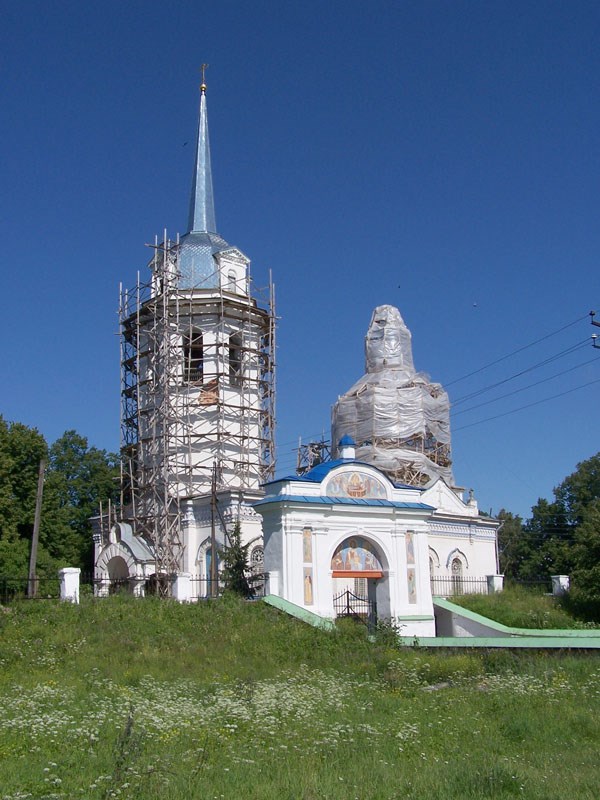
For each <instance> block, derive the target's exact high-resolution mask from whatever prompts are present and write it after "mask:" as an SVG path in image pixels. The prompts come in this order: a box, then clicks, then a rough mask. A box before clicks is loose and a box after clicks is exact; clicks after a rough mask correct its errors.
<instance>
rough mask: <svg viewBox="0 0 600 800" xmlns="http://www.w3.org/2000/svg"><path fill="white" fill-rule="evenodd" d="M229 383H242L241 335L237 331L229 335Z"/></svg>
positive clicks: (232, 384) (237, 384)
mask: <svg viewBox="0 0 600 800" xmlns="http://www.w3.org/2000/svg"><path fill="white" fill-rule="evenodd" d="M229 383H230V385H231V386H240V385H241V383H242V337H241V336H240V334H239V333H234V334H232V335H231V336H230V337H229Z"/></svg>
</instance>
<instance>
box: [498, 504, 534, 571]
mask: <svg viewBox="0 0 600 800" xmlns="http://www.w3.org/2000/svg"><path fill="white" fill-rule="evenodd" d="M498 519H499V520H500V521H501V522H502V525H501V526H500V530H499V531H498V558H499V561H500V572H502V573H503V574H504V575H505V576H506V577H507V578H516V577H518V574H519V568H520V565H521V563H522V562H523V561H524V559H525V558H526V557H527V556H528V555H529V553H530V547H529V542H528V541H527V540H526V539H525V536H524V533H523V520H522V519H521V517H520V516H519V515H518V514H517V515H516V516H515V515H513V514H511V512H510V511H506V510H505V509H502V510H501V511H500V512H499V513H498Z"/></svg>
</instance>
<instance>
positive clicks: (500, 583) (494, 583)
mask: <svg viewBox="0 0 600 800" xmlns="http://www.w3.org/2000/svg"><path fill="white" fill-rule="evenodd" d="M485 577H486V580H487V588H488V594H495V593H496V592H501V591H502V589H503V588H504V575H486V576H485Z"/></svg>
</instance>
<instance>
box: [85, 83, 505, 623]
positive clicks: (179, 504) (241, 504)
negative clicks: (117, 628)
mask: <svg viewBox="0 0 600 800" xmlns="http://www.w3.org/2000/svg"><path fill="white" fill-rule="evenodd" d="M200 89H201V96H200V117H199V126H198V140H197V148H196V159H195V165H194V174H193V181H192V192H191V202H190V214H189V222H188V231H187V233H186V234H185V235H184V236H182V237H179V236H177V237H176V238H175V239H170V238H169V237H168V236H167V233H166V232H165V234H164V237H163V239H162V241H160V242H159V240H158V239H157V240H156V242H155V244H154V247H153V248H152V252H153V255H152V258H151V260H150V264H149V267H150V270H149V278H148V280H147V281H145V282H144V281H143V280H141V279H140V280H138V283H137V285H136V286H135V287H134V288H133V289H131V290H122V291H121V295H120V320H121V455H122V480H121V484H122V497H121V504H120V507H119V508H118V509H103V510H102V511H101V514H100V517H99V519H98V521H97V524H96V526H95V533H94V542H95V577H96V581H97V585H98V586H99V587H100V588H99V593H100V594H105V593H108V592H109V591H110V590H111V588H112V587H113V586H115V585H123V584H124V583H125V584H126V585H127V586H128V587H129V588H130V590H131V591H132V592H134V593H135V594H143V593H145V592H148V591H160V592H162V593H164V594H171V595H173V596H174V597H177V598H179V599H185V600H198V599H200V598H203V597H209V596H216V594H217V593H218V591H219V575H218V573H219V552H220V551H221V549H222V548H223V547H224V546H225V545H226V543H227V536H228V534H229V533H231V531H232V530H233V527H234V525H235V524H236V523H239V525H240V529H241V532H242V539H243V541H244V542H245V543H247V544H249V555H250V568H251V569H252V570H253V571H255V572H256V573H257V574H260V575H262V576H264V582H265V584H266V586H265V591H266V593H268V594H272V595H276V596H278V597H280V598H282V599H283V600H285V601H287V602H289V603H291V604H293V605H294V606H297V607H299V608H301V609H304V610H305V611H310V612H313V613H314V614H317V615H319V616H322V617H327V618H333V617H335V616H339V615H351V616H359V617H361V618H370V619H374V618H376V617H377V618H381V619H392V620H394V621H395V622H397V623H398V624H399V625H401V626H402V630H403V632H404V633H405V634H407V635H416V636H433V635H435V623H434V614H433V602H432V597H433V595H435V594H439V595H448V594H452V593H454V592H456V591H462V590H466V589H468V588H470V587H472V586H473V587H474V586H475V583H472V582H473V581H477V582H478V584H477V585H478V586H481V585H488V584H489V585H490V586H497V584H498V581H499V580H500V576H498V575H497V572H498V563H497V548H496V534H497V529H498V522H497V520H495V519H493V518H491V517H489V516H485V515H483V514H481V513H480V512H479V510H478V507H477V503H476V501H475V500H474V498H473V495H472V492H471V493H470V495H469V497H468V498H467V499H465V498H464V496H463V490H462V489H460V488H457V487H456V486H455V485H454V478H453V474H452V469H451V437H450V421H449V401H448V396H447V394H446V392H445V391H444V389H443V387H442V386H441V385H440V384H436V383H432V382H431V381H430V380H429V379H428V377H427V376H426V375H425V374H423V373H418V372H416V370H415V367H414V364H413V358H412V346H411V335H410V332H409V330H408V328H407V327H406V325H405V324H404V322H403V320H402V317H401V315H400V312H399V311H398V309H396V308H394V307H392V306H387V305H384V306H380V307H378V308H376V309H375V310H374V312H373V315H372V318H371V323H370V325H369V328H368V331H367V335H366V339H365V356H366V358H365V363H366V371H365V374H364V375H363V377H362V378H360V379H359V380H358V381H357V382H356V383H355V384H354V386H352V387H351V388H350V389H349V390H348V391H347V392H345V393H344V394H342V395H341V396H340V397H339V398H338V399H337V401H336V402H335V405H334V406H333V411H332V426H331V432H332V443H333V453H332V459H331V460H327V461H323V462H321V463H319V464H317V465H315V466H313V468H312V469H310V470H309V471H307V472H304V473H303V474H301V475H289V476H286V477H280V478H277V477H276V475H275V450H274V426H275V420H274V398H275V363H274V352H275V309H274V292H273V289H272V286H271V287H269V288H268V290H267V293H266V296H265V297H261V296H260V295H259V293H258V291H257V290H255V289H254V287H253V284H252V282H251V277H250V260H249V259H248V258H247V257H246V256H245V255H244V253H243V252H242V251H241V250H239V249H238V248H237V247H233V246H231V245H229V244H228V243H227V242H226V241H225V240H224V239H223V238H222V237H221V236H220V235H219V234H218V233H217V230H216V223H215V211H214V201H213V189H212V176H211V161H210V146H209V137H208V120H207V110H206V85H205V83H204V82H203V83H202V85H201V87H200Z"/></svg>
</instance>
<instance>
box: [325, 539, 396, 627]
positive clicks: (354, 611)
mask: <svg viewBox="0 0 600 800" xmlns="http://www.w3.org/2000/svg"><path fill="white" fill-rule="evenodd" d="M331 575H332V579H333V605H334V611H335V614H336V616H350V617H354V618H355V619H360V620H362V621H364V622H368V623H371V624H372V623H374V622H375V620H376V619H377V617H378V616H389V605H390V603H389V589H388V580H387V569H386V561H385V557H384V556H383V554H382V553H381V551H380V549H379V548H378V547H377V545H376V544H375V543H374V542H372V541H371V540H370V539H368V538H366V537H365V536H358V535H356V536H348V537H347V538H346V539H344V540H343V541H342V542H341V543H340V544H339V545H338V546H337V547H336V549H335V551H334V553H333V556H332V559H331Z"/></svg>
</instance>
